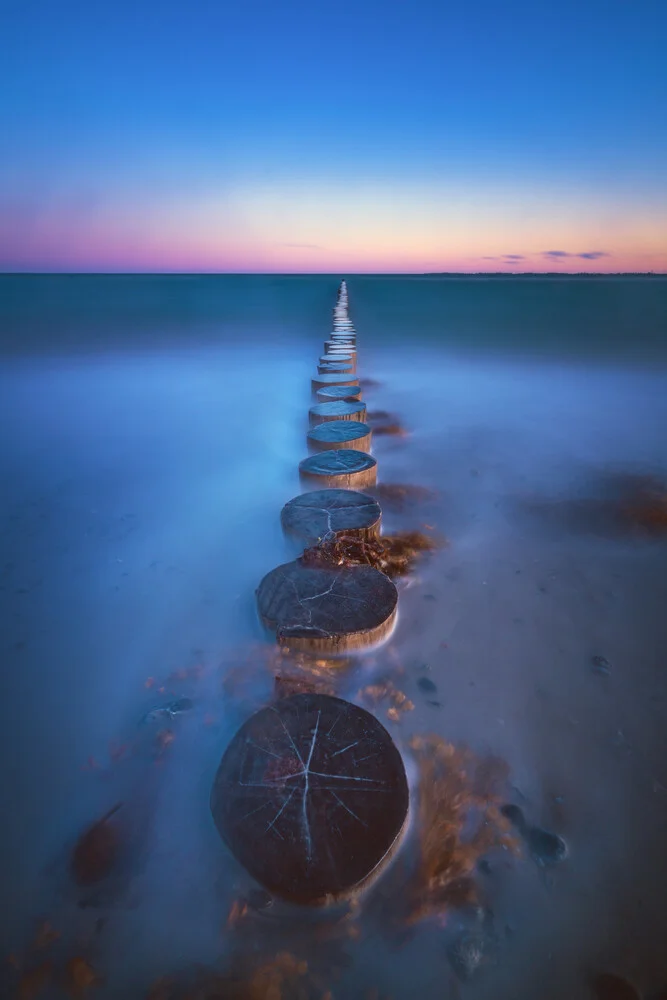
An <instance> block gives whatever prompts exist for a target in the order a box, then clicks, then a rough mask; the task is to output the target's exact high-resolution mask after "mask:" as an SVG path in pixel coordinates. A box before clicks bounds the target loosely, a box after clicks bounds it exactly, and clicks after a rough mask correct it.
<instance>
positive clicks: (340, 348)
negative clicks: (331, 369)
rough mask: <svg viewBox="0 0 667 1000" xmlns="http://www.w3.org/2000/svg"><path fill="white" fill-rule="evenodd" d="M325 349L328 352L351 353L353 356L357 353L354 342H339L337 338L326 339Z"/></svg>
mask: <svg viewBox="0 0 667 1000" xmlns="http://www.w3.org/2000/svg"><path fill="white" fill-rule="evenodd" d="M324 350H325V351H326V352H327V354H332V353H333V354H349V355H351V356H352V357H355V356H356V353H357V348H356V347H355V345H354V344H337V343H336V341H335V340H325V341H324Z"/></svg>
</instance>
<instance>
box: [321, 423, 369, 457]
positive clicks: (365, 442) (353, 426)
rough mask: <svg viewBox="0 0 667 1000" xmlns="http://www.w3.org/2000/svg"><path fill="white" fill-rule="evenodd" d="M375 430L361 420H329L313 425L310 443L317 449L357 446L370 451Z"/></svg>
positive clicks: (325, 449) (359, 448)
mask: <svg viewBox="0 0 667 1000" xmlns="http://www.w3.org/2000/svg"><path fill="white" fill-rule="evenodd" d="M372 435H373V431H372V430H371V428H370V427H369V426H368V424H364V423H362V421H361V420H327V421H326V423H323V424H317V426H316V427H311V429H310V430H309V432H308V444H309V445H310V446H311V448H312V449H313V450H315V451H327V450H328V449H330V448H356V449H357V450H358V451H370V447H371V438H372Z"/></svg>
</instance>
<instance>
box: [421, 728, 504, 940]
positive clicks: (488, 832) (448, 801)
mask: <svg viewBox="0 0 667 1000" xmlns="http://www.w3.org/2000/svg"><path fill="white" fill-rule="evenodd" d="M410 746H411V749H412V750H413V752H414V754H415V757H416V760H417V765H418V768H419V787H418V796H417V797H418V803H417V809H418V816H417V821H418V838H419V844H418V861H417V865H416V868H415V871H414V874H413V877H412V879H411V880H410V882H409V885H408V889H407V898H406V900H405V903H406V906H407V921H408V923H416V922H418V921H420V920H423V919H426V918H428V917H434V916H440V917H442V916H445V915H446V913H447V911H448V910H449V909H450V908H451V907H460V906H464V905H466V904H470V903H475V902H476V898H477V892H476V886H475V883H474V880H473V878H472V874H473V871H474V869H475V866H476V865H477V862H478V861H479V860H480V858H481V857H482V855H483V854H485V853H486V852H487V851H489V850H490V849H491V848H493V847H502V848H504V849H505V850H511V851H512V852H514V853H518V851H519V842H518V840H517V839H516V837H515V836H514V835H513V834H512V833H511V829H510V824H509V823H508V821H507V820H506V819H505V818H504V817H503V816H502V814H501V812H500V809H499V803H500V801H501V800H500V797H499V795H498V794H497V792H496V790H495V788H496V786H497V785H498V784H500V783H501V780H502V779H504V778H505V777H506V768H505V765H504V764H503V762H502V761H500V760H498V759H496V758H488V759H480V758H478V757H476V755H475V754H473V753H472V752H471V751H469V750H467V749H465V748H457V747H454V746H453V745H452V744H451V743H447V742H445V740H443V739H441V738H440V737H438V736H424V737H421V736H420V737H414V738H413V739H412V741H411V743H410Z"/></svg>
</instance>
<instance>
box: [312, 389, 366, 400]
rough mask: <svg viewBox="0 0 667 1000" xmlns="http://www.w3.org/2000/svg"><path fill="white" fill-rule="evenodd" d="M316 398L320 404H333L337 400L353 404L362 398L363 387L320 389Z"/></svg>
mask: <svg viewBox="0 0 667 1000" xmlns="http://www.w3.org/2000/svg"><path fill="white" fill-rule="evenodd" d="M316 397H317V402H318V403H333V402H334V400H336V399H343V400H345V401H346V402H347V403H353V402H355V401H357V400H359V399H360V398H361V387H360V386H358V385H329V386H327V387H326V388H325V389H318V390H317V393H316Z"/></svg>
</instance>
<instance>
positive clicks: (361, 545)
mask: <svg viewBox="0 0 667 1000" xmlns="http://www.w3.org/2000/svg"><path fill="white" fill-rule="evenodd" d="M437 547H438V542H437V541H436V540H435V539H434V538H431V537H429V536H428V535H425V534H423V533H422V532H421V531H401V532H397V533H396V534H395V535H382V536H380V537H379V538H370V539H365V538H359V537H358V536H356V535H346V534H341V535H335V536H333V537H330V536H329V537H327V538H325V539H323V540H322V541H321V542H320V543H319V544H318V545H314V546H312V547H311V548H309V549H306V550H305V551H304V553H303V555H302V557H301V559H302V562H303V564H304V566H355V565H360V564H366V565H367V566H372V567H373V568H374V569H378V570H380V571H381V572H382V573H386V575H387V576H390V577H394V576H405V575H406V574H408V573H409V572H410V571H411V570H412V568H413V566H414V564H415V562H416V561H417V559H418V558H419V556H420V555H421V554H422V553H423V552H431V551H433V550H434V549H436V548H437Z"/></svg>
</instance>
